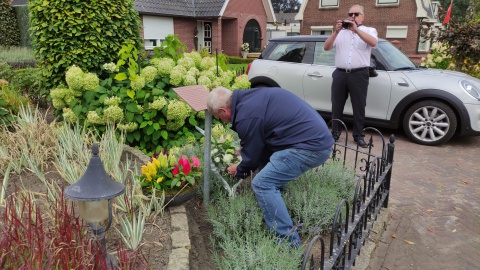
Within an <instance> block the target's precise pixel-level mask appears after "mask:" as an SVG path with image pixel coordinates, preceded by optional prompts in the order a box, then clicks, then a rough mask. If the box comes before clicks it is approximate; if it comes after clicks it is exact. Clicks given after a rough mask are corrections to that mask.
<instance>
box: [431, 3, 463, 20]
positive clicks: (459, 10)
mask: <svg viewBox="0 0 480 270" xmlns="http://www.w3.org/2000/svg"><path fill="white" fill-rule="evenodd" d="M439 1H440V4H441V5H442V8H443V9H440V12H439V14H438V15H439V17H440V22H443V19H444V18H445V14H446V13H447V9H448V6H449V5H450V1H451V0H439ZM469 3H470V0H454V1H453V5H452V14H451V20H452V21H454V22H464V21H465V16H466V14H467V9H468V6H469Z"/></svg>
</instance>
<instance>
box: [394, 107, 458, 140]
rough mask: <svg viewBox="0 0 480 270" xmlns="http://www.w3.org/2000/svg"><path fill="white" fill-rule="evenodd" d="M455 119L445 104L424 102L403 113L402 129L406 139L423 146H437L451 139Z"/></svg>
mask: <svg viewBox="0 0 480 270" xmlns="http://www.w3.org/2000/svg"><path fill="white" fill-rule="evenodd" d="M456 128H457V117H456V115H455V113H454V112H453V110H452V109H451V108H450V107H449V106H448V105H447V104H445V103H443V102H440V101H435V100H426V101H421V102H418V103H415V104H414V105H413V106H412V107H410V108H409V109H408V110H407V112H406V113H405V117H404V118H403V129H404V131H405V133H406V135H407V137H408V138H409V139H410V140H412V141H413V142H415V143H418V144H423V145H439V144H442V143H445V142H447V141H448V140H450V138H452V136H453V134H454V133H455V129H456Z"/></svg>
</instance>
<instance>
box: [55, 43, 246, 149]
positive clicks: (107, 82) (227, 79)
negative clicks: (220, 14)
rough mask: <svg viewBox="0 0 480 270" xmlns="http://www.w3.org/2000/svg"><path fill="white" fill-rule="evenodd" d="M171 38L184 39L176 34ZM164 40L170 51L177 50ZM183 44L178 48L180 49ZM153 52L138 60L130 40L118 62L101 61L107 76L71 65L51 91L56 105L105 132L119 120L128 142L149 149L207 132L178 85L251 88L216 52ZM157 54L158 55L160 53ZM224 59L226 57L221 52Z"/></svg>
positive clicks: (71, 117) (70, 119)
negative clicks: (178, 91) (62, 82)
mask: <svg viewBox="0 0 480 270" xmlns="http://www.w3.org/2000/svg"><path fill="white" fill-rule="evenodd" d="M169 40H173V41H175V42H170V44H179V45H177V46H182V47H183V46H184V44H182V43H181V42H178V39H177V38H176V36H174V37H173V38H172V37H170V39H169ZM168 45H169V44H162V46H161V47H163V48H165V49H164V50H165V51H167V50H168V51H172V48H168ZM177 49H179V48H177V47H176V48H173V50H174V51H177ZM165 55H166V56H167V57H164V58H160V57H154V58H152V59H151V60H149V61H147V62H145V63H143V64H142V65H141V66H140V65H138V64H137V61H138V52H137V50H136V49H135V47H134V46H133V44H132V43H131V42H126V43H125V45H124V46H123V47H122V49H121V51H120V52H119V56H120V59H119V61H118V62H117V64H114V63H106V64H104V65H103V66H102V68H103V71H104V72H105V73H107V75H108V76H101V77H100V78H102V77H105V79H99V76H98V75H97V74H94V73H89V72H88V71H85V70H81V69H80V68H79V67H77V66H71V67H70V68H69V69H68V71H67V72H66V76H65V80H66V82H67V86H60V87H57V88H55V89H53V90H52V91H51V94H50V95H51V98H52V102H53V106H54V107H55V109H56V113H57V114H61V115H62V116H63V119H64V120H65V121H68V122H71V123H75V122H77V121H79V122H80V123H81V124H83V123H85V124H86V125H87V127H91V128H95V129H96V130H98V131H99V132H100V133H102V132H103V131H104V130H105V128H106V126H107V125H114V126H115V127H116V128H117V129H118V132H124V133H125V134H126V142H127V143H128V144H129V145H131V146H133V147H136V148H138V149H140V150H142V151H144V152H145V153H146V154H149V155H151V154H152V153H154V152H157V153H158V152H160V151H162V150H164V149H170V148H171V147H172V146H179V145H182V144H184V143H195V142H196V141H198V140H199V139H200V138H201V137H202V135H201V133H200V132H199V131H197V129H196V128H195V126H198V127H201V128H202V127H203V125H204V117H205V113H204V112H203V111H201V112H195V111H194V110H193V109H191V107H190V106H189V105H188V104H186V103H185V102H184V101H182V100H181V99H180V98H179V97H178V95H177V94H176V93H175V92H174V91H173V88H174V87H180V86H187V85H197V84H198V85H203V86H204V87H205V88H206V89H207V90H211V89H213V88H215V87H217V86H224V87H226V88H229V89H232V90H233V89H247V88H250V82H249V81H248V77H247V75H240V76H238V77H237V76H236V74H235V72H234V71H231V70H226V69H224V68H223V69H222V68H221V67H222V66H225V63H223V64H221V65H220V68H217V66H216V60H215V58H214V57H212V56H210V55H209V56H202V54H200V53H199V52H196V51H192V52H190V53H184V54H181V55H175V57H168V56H169V55H168V54H164V56H165ZM157 56H158V55H157ZM220 59H221V58H220Z"/></svg>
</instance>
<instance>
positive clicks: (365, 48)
mask: <svg viewBox="0 0 480 270" xmlns="http://www.w3.org/2000/svg"><path fill="white" fill-rule="evenodd" d="M358 30H360V31H363V32H365V33H367V34H369V35H372V36H374V37H375V38H376V39H377V40H378V34H377V30H376V29H375V28H373V27H366V26H363V25H360V26H358ZM333 47H334V48H335V66H336V67H338V68H343V69H353V68H361V67H369V66H370V55H371V52H372V47H371V46H369V45H368V44H367V43H365V41H363V40H362V39H361V38H360V37H359V36H358V35H357V34H356V33H354V32H353V31H352V30H348V29H342V30H341V31H340V32H339V33H338V35H337V38H336V39H335V42H334V43H333Z"/></svg>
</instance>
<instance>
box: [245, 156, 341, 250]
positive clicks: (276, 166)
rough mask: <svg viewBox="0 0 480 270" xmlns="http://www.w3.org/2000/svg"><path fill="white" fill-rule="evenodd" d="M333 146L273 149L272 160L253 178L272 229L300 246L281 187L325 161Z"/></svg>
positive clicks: (258, 196)
mask: <svg viewBox="0 0 480 270" xmlns="http://www.w3.org/2000/svg"><path fill="white" fill-rule="evenodd" d="M331 153H332V150H323V151H311V150H302V149H285V150H282V151H278V152H275V153H273V155H272V156H271V157H270V161H269V162H268V163H267V164H266V165H265V167H263V168H262V169H261V170H260V172H259V173H258V174H257V175H256V176H255V177H254V178H253V181H252V189H253V192H255V196H256V197H257V201H258V204H259V206H260V209H261V210H262V213H263V218H264V219H265V222H266V224H267V227H268V228H269V229H274V230H275V233H276V235H277V236H278V237H280V238H281V239H285V240H287V241H289V242H290V244H291V245H293V246H297V247H299V246H300V245H301V240H300V237H299V235H298V233H297V231H296V228H295V227H294V226H293V222H292V218H291V217H290V215H289V214H288V210H287V207H286V206H285V202H284V201H283V198H282V195H281V194H280V190H281V189H283V188H284V187H285V185H286V184H287V183H288V182H290V181H292V180H295V179H297V178H298V177H299V176H300V175H301V174H302V173H304V172H306V171H308V170H309V169H311V168H314V167H317V166H320V165H322V164H323V163H325V161H326V160H327V159H328V158H329V157H330V154H331Z"/></svg>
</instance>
